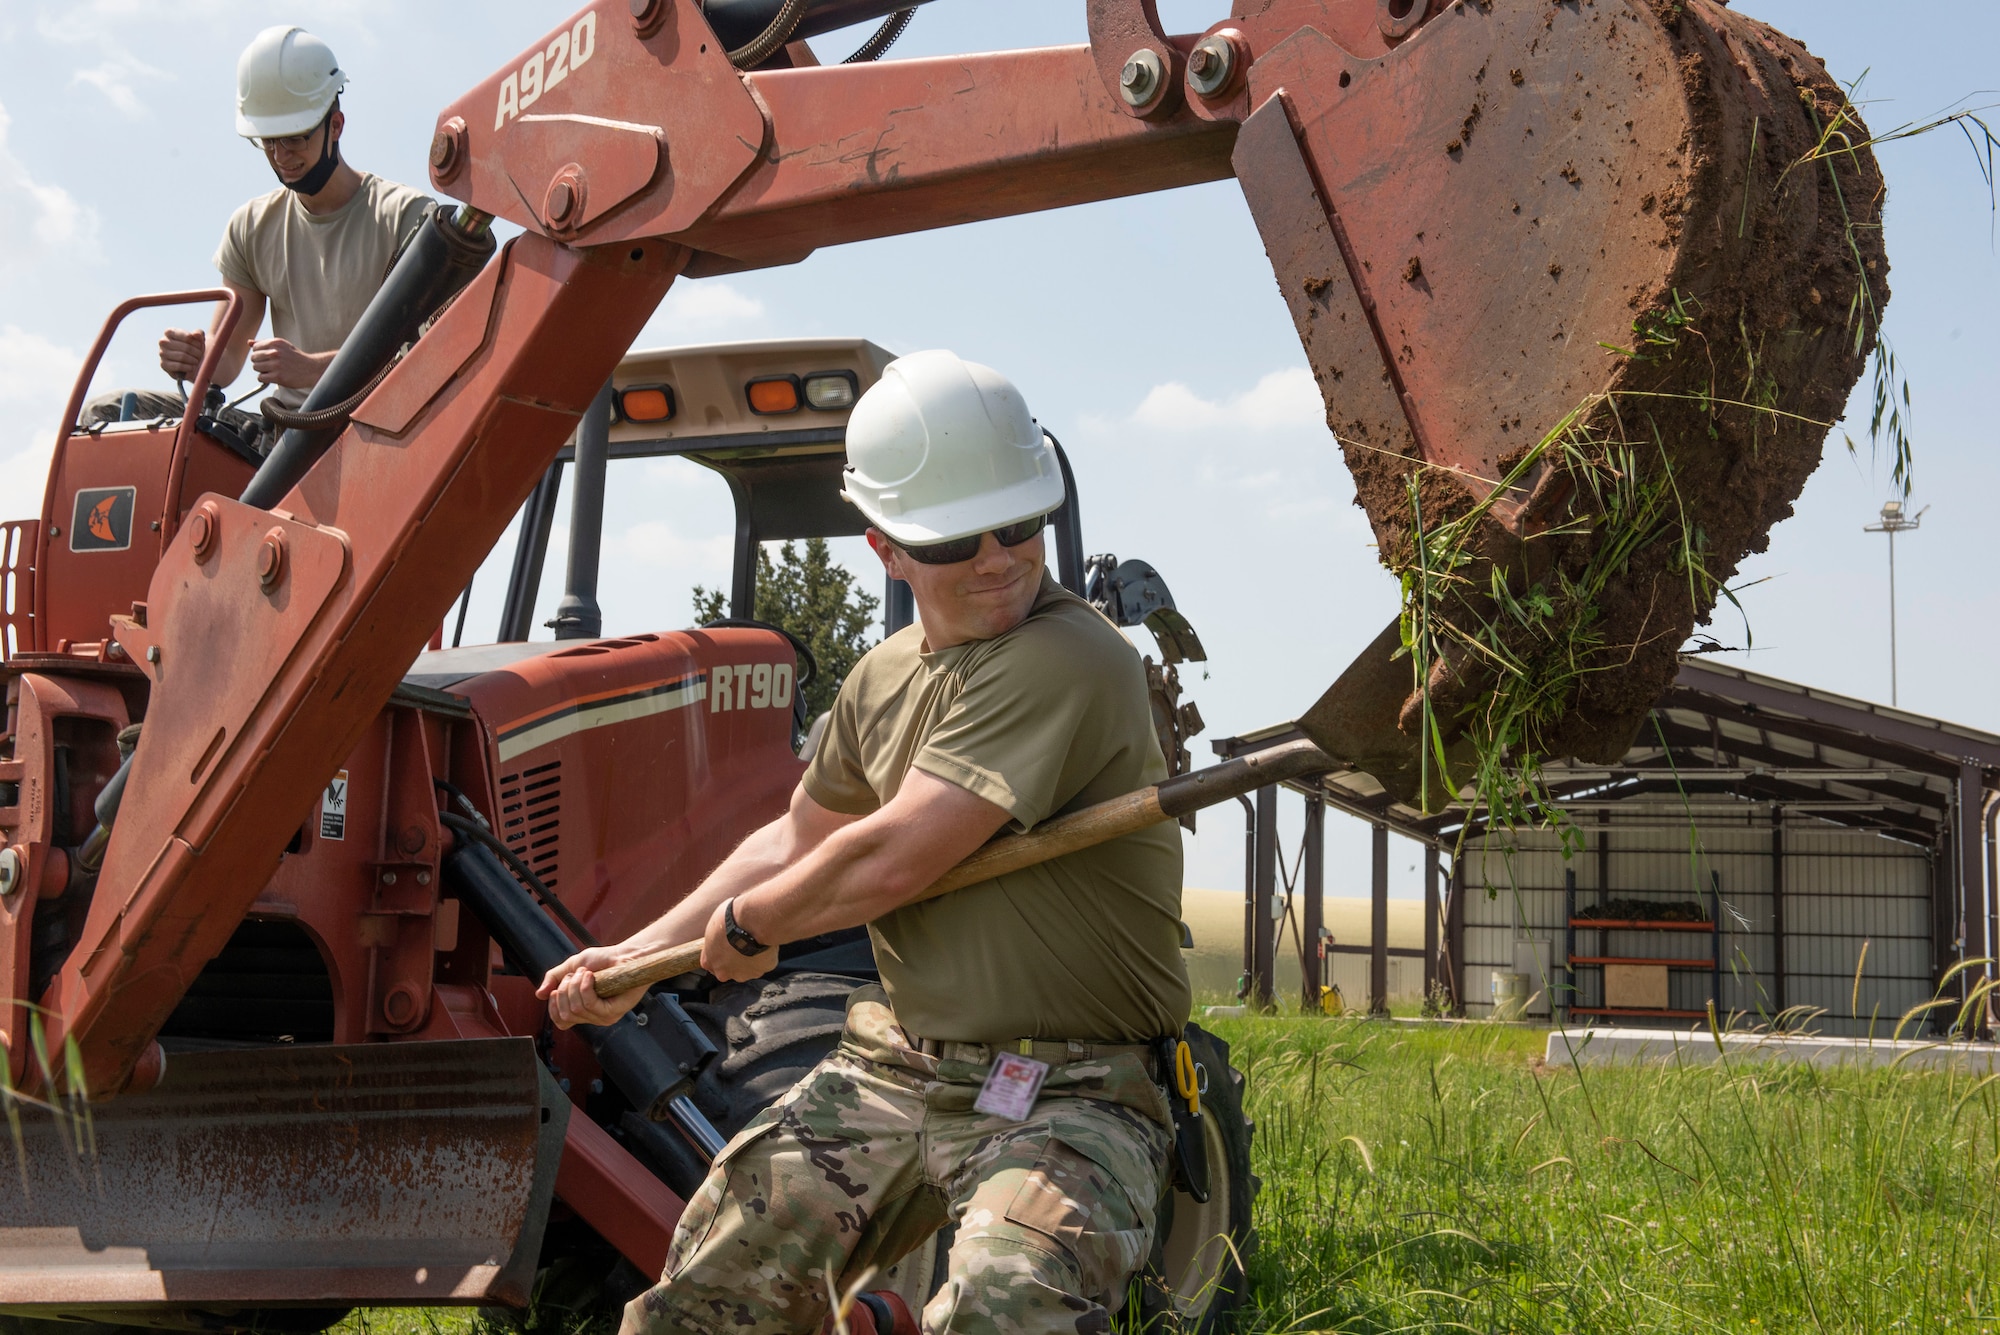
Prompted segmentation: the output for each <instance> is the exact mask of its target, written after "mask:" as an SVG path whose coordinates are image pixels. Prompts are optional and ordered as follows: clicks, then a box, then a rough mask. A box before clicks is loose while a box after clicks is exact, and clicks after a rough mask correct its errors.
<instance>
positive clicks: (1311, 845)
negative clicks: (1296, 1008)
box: [1299, 797, 1326, 1015]
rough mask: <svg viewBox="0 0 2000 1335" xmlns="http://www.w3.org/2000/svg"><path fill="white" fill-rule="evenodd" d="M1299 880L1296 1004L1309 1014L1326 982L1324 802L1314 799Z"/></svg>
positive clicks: (1310, 800) (1311, 799)
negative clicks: (1323, 947) (1322, 943)
mask: <svg viewBox="0 0 2000 1335" xmlns="http://www.w3.org/2000/svg"><path fill="white" fill-rule="evenodd" d="M1302 879H1303V881H1304V886H1303V893H1304V895H1305V903H1304V905H1303V906H1301V911H1300V914H1299V921H1300V923H1301V927H1300V929H1299V978H1300V983H1299V1004H1300V1006H1301V1007H1303V1008H1304V1010H1305V1012H1306V1013H1307V1014H1308V1015H1313V1014H1317V1013H1318V1011H1319V990H1320V988H1321V987H1322V986H1323V985H1324V984H1325V982H1326V979H1325V977H1324V976H1323V974H1324V972H1325V964H1324V956H1322V955H1321V954H1320V948H1319V933H1320V928H1321V926H1323V925H1324V924H1325V922H1326V803H1324V802H1322V801H1321V800H1320V799H1319V798H1317V797H1308V798H1307V799H1306V834H1305V869H1304V872H1303V873H1302Z"/></svg>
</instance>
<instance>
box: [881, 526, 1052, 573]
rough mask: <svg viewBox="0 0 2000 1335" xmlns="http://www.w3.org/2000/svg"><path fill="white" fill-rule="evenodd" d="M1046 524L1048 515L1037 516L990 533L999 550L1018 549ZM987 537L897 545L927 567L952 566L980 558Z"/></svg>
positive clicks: (899, 543) (982, 535)
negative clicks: (998, 545)
mask: <svg viewBox="0 0 2000 1335" xmlns="http://www.w3.org/2000/svg"><path fill="white" fill-rule="evenodd" d="M1048 522H1049V517H1048V516H1047V515H1036V516H1035V517H1034V518H1033V519H1023V520H1021V521H1020V522H1018V523H1013V524H1009V525H1007V526H1006V527H1005V528H996V529H994V530H993V540H994V541H995V542H997V543H999V544H1000V545H1001V546H1002V547H1019V546H1020V545H1021V544H1022V543H1024V542H1026V541H1027V540H1028V539H1029V538H1032V537H1034V536H1035V535H1036V534H1037V533H1040V532H1041V531H1042V526H1043V525H1044V524H1047V523H1048ZM985 536H986V535H985V534H984V533H975V534H973V535H972V536H971V537H969V538H950V539H947V540H946V541H944V542H920V543H908V542H898V543H897V544H896V545H897V546H898V547H900V548H902V549H903V550H904V551H905V552H907V553H909V556H910V559H911V560H912V561H916V562H918V563H919V564H922V565H927V566H955V565H957V564H958V563H959V562H960V561H970V560H971V559H972V558H973V557H975V556H977V555H979V540H980V539H981V538H983V537H985Z"/></svg>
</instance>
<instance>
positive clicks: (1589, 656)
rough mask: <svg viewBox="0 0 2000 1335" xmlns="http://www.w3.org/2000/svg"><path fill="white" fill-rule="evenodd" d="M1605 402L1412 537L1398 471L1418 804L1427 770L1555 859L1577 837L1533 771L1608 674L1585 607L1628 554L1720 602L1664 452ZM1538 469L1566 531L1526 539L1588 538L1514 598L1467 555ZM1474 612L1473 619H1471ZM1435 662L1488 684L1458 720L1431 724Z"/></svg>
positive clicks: (1664, 334) (1490, 568) (1657, 339)
mask: <svg viewBox="0 0 2000 1335" xmlns="http://www.w3.org/2000/svg"><path fill="white" fill-rule="evenodd" d="M1676 309H1681V310H1682V311H1683V312H1684V309H1685V308H1684V307H1680V306H1679V305H1678V303H1677V306H1676ZM1645 337H1646V338H1647V339H1649V340H1650V341H1651V342H1652V343H1654V344H1659V343H1666V342H1669V341H1670V339H1671V337H1672V330H1671V329H1653V330H1650V331H1647V332H1646V334H1645ZM1615 400H1616V396H1613V395H1594V396H1592V397H1591V398H1590V399H1587V400H1586V401H1585V402H1584V403H1582V404H1580V405H1578V406H1577V407H1576V408H1575V409H1573V410H1572V411H1571V412H1570V413H1569V414H1567V415H1566V416H1565V417H1564V418H1563V420H1562V421H1561V422H1559V423H1557V424H1556V426H1555V428H1554V429H1553V430H1551V431H1549V432H1548V433H1547V434H1545V435H1544V436H1543V437H1542V438H1541V440H1539V441H1538V442H1537V443H1536V444H1535V445H1534V447H1533V448H1531V449H1529V450H1528V451H1527V452H1526V453H1524V454H1523V455H1522V456H1521V458H1520V459H1519V460H1518V461H1517V462H1516V463H1515V464H1514V465H1513V467H1512V468H1511V469H1509V471H1508V473H1507V475H1506V476H1505V477H1503V478H1502V479H1500V482H1499V485H1497V486H1495V487H1494V488H1493V489H1492V490H1491V491H1490V492H1488V494H1487V496H1486V498H1485V499H1484V500H1482V501H1480V502H1479V503H1477V504H1475V505H1473V506H1472V507H1470V508H1469V509H1467V510H1465V511H1464V512H1463V513H1460V514H1457V515H1454V516H1453V517H1451V518H1450V519H1448V520H1445V521H1443V522H1441V523H1438V524H1435V525H1434V526H1432V527H1429V528H1426V527H1425V525H1424V517H1423V511H1422V502H1421V494H1420V488H1419V486H1418V481H1419V478H1418V475H1417V474H1416V473H1412V474H1411V475H1410V479H1409V496H1410V507H1411V520H1412V524H1411V542H1410V551H1409V553H1408V555H1407V556H1406V557H1405V558H1404V559H1403V560H1402V561H1401V562H1400V563H1399V569H1398V572H1397V573H1398V574H1399V575H1400V577H1401V580H1402V592H1403V614H1402V639H1403V648H1404V651H1405V652H1406V653H1408V654H1409V656H1410V660H1411V668H1412V671H1413V673H1414V674H1415V683H1416V687H1417V690H1418V691H1419V692H1420V694H1421V722H1420V727H1421V729H1422V738H1423V742H1424V748H1423V750H1424V756H1423V762H1422V763H1423V769H1424V775H1423V778H1424V782H1423V791H1424V793H1425V794H1426V800H1428V796H1429V794H1431V793H1432V792H1433V791H1434V788H1433V785H1432V783H1431V782H1430V776H1431V773H1432V770H1431V767H1432V766H1433V765H1434V766H1436V771H1435V772H1436V773H1437V774H1438V775H1440V776H1441V777H1442V783H1441V784H1440V785H1438V786H1440V787H1442V788H1444V789H1445V790H1446V791H1450V792H1454V793H1455V792H1459V791H1461V790H1463V789H1464V788H1466V787H1469V788H1470V789H1471V790H1472V795H1473V801H1474V804H1475V805H1477V806H1480V807H1483V808H1484V809H1485V810H1486V811H1487V812H1488V813H1489V818H1490V820H1491V821H1492V823H1493V824H1495V825H1500V826H1505V827H1508V828H1518V827H1521V826H1524V825H1525V826H1540V825H1543V824H1544V823H1549V824H1553V825H1554V826H1555V827H1556V828H1557V829H1558V830H1560V831H1561V832H1562V838H1563V843H1564V847H1565V850H1566V851H1573V850H1574V848H1577V847H1580V846H1581V844H1580V839H1581V836H1580V835H1579V834H1578V833H1577V832H1576V831H1575V829H1574V827H1573V826H1572V825H1570V824H1569V823H1568V822H1567V821H1565V820H1564V819H1563V816H1562V813H1561V811H1560V810H1559V809H1558V808H1557V807H1556V806H1555V805H1554V803H1553V802H1552V801H1551V798H1550V794H1549V792H1548V789H1547V786H1546V784H1545V783H1544V781H1543V779H1542V774H1541V768H1542V763H1543V761H1544V759H1545V758H1546V756H1545V745H1546V739H1547V738H1548V737H1549V735H1550V734H1551V732H1552V730H1553V729H1554V728H1555V727H1556V726H1557V725H1558V724H1559V722H1560V721H1561V720H1562V718H1563V717H1564V716H1565V715H1566V714H1567V713H1568V712H1569V711H1570V709H1571V708H1572V706H1573V705H1574V704H1575V701H1576V698H1577V694H1578V691H1579V690H1580V689H1581V687H1582V685H1583V682H1584V679H1585V678H1586V677H1587V676H1589V675H1590V674H1592V673H1596V672H1604V671H1611V670H1615V669H1616V668H1618V667H1620V666H1621V665H1622V664H1621V662H1620V660H1618V659H1617V658H1615V657H1607V656H1606V654H1605V652H1604V651H1605V650H1606V648H1607V646H1606V644H1605V640H1604V633H1603V628H1602V624H1601V623H1602V617H1601V615H1600V612H1599V600H1600V598H1601V597H1602V595H1603V593H1604V591H1605V589H1606V587H1607V586H1608V584H1609V583H1610V582H1611V580H1612V579H1613V578H1614V577H1615V576H1617V575H1618V574H1619V573H1620V572H1622V571H1623V570H1624V569H1625V568H1626V567H1627V566H1628V565H1629V564H1630V562H1631V561H1632V560H1633V559H1634V558H1635V557H1636V556H1638V555H1639V554H1641V553H1642V552H1646V551H1648V550H1650V549H1653V548H1655V547H1657V546H1659V545H1661V544H1668V545H1669V546H1670V551H1669V553H1668V559H1667V565H1668V568H1669V569H1670V570H1672V571H1674V572H1675V573H1676V574H1679V575H1681V576H1683V577H1684V578H1685V579H1686V580H1687V582H1688V594H1689V598H1690V600H1691V601H1692V602H1693V604H1694V605H1695V606H1697V607H1705V606H1708V605H1710V604H1711V603H1712V602H1713V601H1714V599H1715V598H1716V597H1717V596H1718V594H1720V595H1722V596H1728V590H1727V589H1726V588H1724V587H1723V586H1722V585H1721V583H1720V582H1719V581H1718V580H1716V579H1715V578H1714V577H1713V576H1712V575H1711V574H1710V573H1709V571H1708V569H1707V567H1706V565H1705V564H1704V557H1705V553H1706V546H1707V543H1706V538H1705V537H1704V535H1703V534H1702V532H1701V530H1700V528H1699V527H1698V526H1697V525H1695V524H1694V523H1692V522H1691V521H1690V520H1689V518H1688V516H1687V512H1686V509H1685V507H1684V506H1683V505H1682V503H1681V498H1680V493H1679V490H1678V488H1677V487H1676V486H1675V481H1674V474H1673V468H1672V465H1671V464H1670V463H1669V462H1668V459H1667V454H1666V451H1665V449H1664V448H1663V447H1662V446H1661V443H1660V442H1659V440H1658V439H1657V437H1655V438H1654V439H1651V440H1649V441H1646V442H1644V443H1643V444H1640V445H1635V444H1632V443H1630V442H1629V441H1628V440H1627V439H1626V433H1625V430H1624V424H1623V420H1622V416H1621V414H1620V412H1619V409H1618V405H1617V403H1616V401H1615ZM1710 402H1714V400H1712V398H1711V399H1708V400H1704V406H1706V404H1707V403H1710ZM1544 466H1546V467H1549V468H1556V469H1561V470H1563V471H1565V472H1566V473H1567V474H1568V475H1569V478H1570V481H1571V482H1572V484H1573V488H1574V494H1575V495H1576V496H1577V497H1578V502H1577V503H1576V504H1575V505H1573V507H1572V510H1573V516H1572V518H1571V519H1570V520H1568V521H1567V522H1566V523H1563V524H1560V525H1558V526H1556V527H1553V528H1551V529H1549V530H1548V531H1547V532H1546V533H1544V534H1542V535H1540V536H1539V537H1538V538H1534V539H1530V541H1545V542H1547V541H1555V540H1557V539H1561V538H1564V537H1568V536H1572V535H1577V534H1582V533H1590V534H1592V535H1593V536H1594V538H1595V546H1594V548H1593V550H1592V551H1591V553H1590V554H1589V556H1588V558H1587V559H1586V560H1585V562H1584V563H1583V565H1582V566H1581V567H1580V568H1578V569H1569V568H1565V567H1564V566H1563V565H1562V564H1561V563H1557V564H1556V565H1555V566H1554V568H1553V569H1552V570H1551V571H1550V572H1549V573H1548V574H1547V575H1545V576H1543V577H1542V578H1540V579H1538V580H1536V581H1535V582H1534V583H1532V584H1529V585H1528V586H1527V587H1525V588H1516V587H1515V582H1514V580H1513V579H1512V578H1511V577H1510V575H1509V572H1508V571H1507V570H1505V569H1503V568H1502V567H1501V566H1499V565H1497V564H1482V563H1480V562H1479V561H1478V560H1477V559H1476V558H1475V556H1474V554H1473V552H1472V550H1471V544H1472V541H1473V539H1474V537H1475V534H1476V532H1477V530H1478V527H1479V525H1480V523H1481V522H1482V521H1483V520H1484V519H1485V518H1486V517H1487V515H1488V514H1489V513H1490V512H1491V510H1492V509H1493V507H1494V505H1495V504H1496V503H1497V502H1498V501H1499V500H1500V499H1501V498H1502V497H1505V496H1508V495H1510V494H1515V493H1516V492H1517V491H1518V489H1519V488H1520V487H1521V486H1522V484H1523V483H1524V481H1525V480H1526V479H1527V478H1528V477H1529V476H1530V475H1531V474H1532V473H1533V472H1534V471H1535V470H1536V469H1537V468H1540V467H1544ZM1481 608H1483V609H1486V610H1485V611H1484V613H1482V612H1481V611H1479V610H1475V609H1481ZM1445 609H1450V610H1445ZM1443 659H1449V660H1450V661H1453V662H1456V663H1463V664H1465V665H1467V667H1468V668H1469V669H1471V670H1472V671H1475V672H1478V673H1480V674H1482V675H1483V676H1484V677H1486V678H1487V679H1488V680H1490V682H1491V686H1490V688H1489V689H1487V690H1486V691H1484V692H1483V693H1482V694H1481V696H1480V698H1479V699H1478V700H1477V701H1475V702H1474V703H1473V705H1472V706H1470V708H1469V710H1468V712H1467V714H1466V715H1465V716H1463V717H1459V718H1451V719H1440V718H1439V717H1438V715H1437V711H1436V709H1435V708H1434V707H1433V702H1432V700H1431V696H1430V680H1431V675H1432V667H1433V665H1434V664H1436V663H1437V662H1439V661H1440V660H1443ZM1447 733H1458V734H1459V735H1460V736H1462V737H1463V739H1464V741H1465V742H1466V743H1467V744H1468V747H1469V751H1470V759H1469V760H1467V761H1461V762H1459V763H1457V764H1454V763H1453V759H1452V756H1451V748H1450V747H1448V746H1447V744H1446V736H1447Z"/></svg>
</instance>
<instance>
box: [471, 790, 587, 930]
mask: <svg viewBox="0 0 2000 1335" xmlns="http://www.w3.org/2000/svg"><path fill="white" fill-rule="evenodd" d="M438 820H439V822H440V823H441V824H443V825H444V826H445V827H446V828H447V829H449V830H451V832H452V833H454V834H456V835H458V836H459V837H460V838H463V839H475V840H477V841H478V842H480V843H482V844H485V845H486V846H487V847H488V848H490V849H492V850H493V853H494V856H496V857H498V858H499V859H500V860H501V861H502V862H504V863H506V864H507V866H508V867H509V868H510V869H512V871H513V873H514V874H515V875H516V876H518V877H520V878H521V880H522V881H523V882H524V883H525V884H526V885H527V887H528V889H529V890H531V891H533V892H534V895H535V898H536V899H539V900H541V901H542V905H543V907H545V908H546V909H548V911H549V912H551V913H553V914H555V915H556V917H557V918H559V919H561V920H562V925H563V926H565V927H567V928H569V934H570V935H571V936H573V937H575V938H576V943H577V944H578V945H580V946H594V945H596V944H598V941H597V938H596V937H594V936H592V935H591V934H590V929H589V928H588V927H585V926H584V925H583V920H582V919H580V918H578V917H577V916H576V915H575V914H574V913H571V912H570V911H569V905H567V904H565V903H563V902H562V900H561V899H559V898H557V896H556V892H555V891H553V890H551V889H549V887H548V885H547V883H546V882H544V881H543V880H542V878H541V877H539V876H537V875H535V872H534V869H533V868H532V867H530V866H529V865H528V864H527V863H525V862H523V861H521V858H520V856H519V855H518V854H516V853H515V852H514V850H513V849H511V848H509V847H507V845H506V843H505V841H503V840H502V839H501V838H500V837H499V836H498V835H496V834H494V833H493V831H491V830H489V829H487V828H486V827H485V826H484V825H482V824H480V823H479V822H478V821H476V820H469V819H467V818H466V817H464V816H454V815H452V814H451V813H450V812H449V811H444V812H440V813H438ZM564 958H567V956H565V957H564Z"/></svg>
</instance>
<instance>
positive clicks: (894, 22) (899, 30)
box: [840, 9, 917, 65]
mask: <svg viewBox="0 0 2000 1335" xmlns="http://www.w3.org/2000/svg"><path fill="white" fill-rule="evenodd" d="M916 15H917V11H916V10H914V9H899V10H897V11H896V12H895V13H893V14H891V15H890V16H889V17H888V18H886V19H883V20H882V26H881V27H879V28H877V29H876V30H875V35H874V36H873V37H870V38H869V39H868V40H867V41H865V42H863V43H862V44H861V45H860V46H859V47H857V48H855V52H854V54H853V55H851V56H849V57H848V58H847V59H845V60H843V61H841V62H840V63H841V64H843V65H866V64H869V63H870V62H872V61H876V60H880V59H881V58H882V53H883V52H884V51H887V50H888V49H889V48H890V47H892V46H894V45H895V44H896V39H897V38H899V37H901V36H902V35H903V29H905V28H907V27H909V26H910V20H911V19H913V18H915V17H916Z"/></svg>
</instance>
